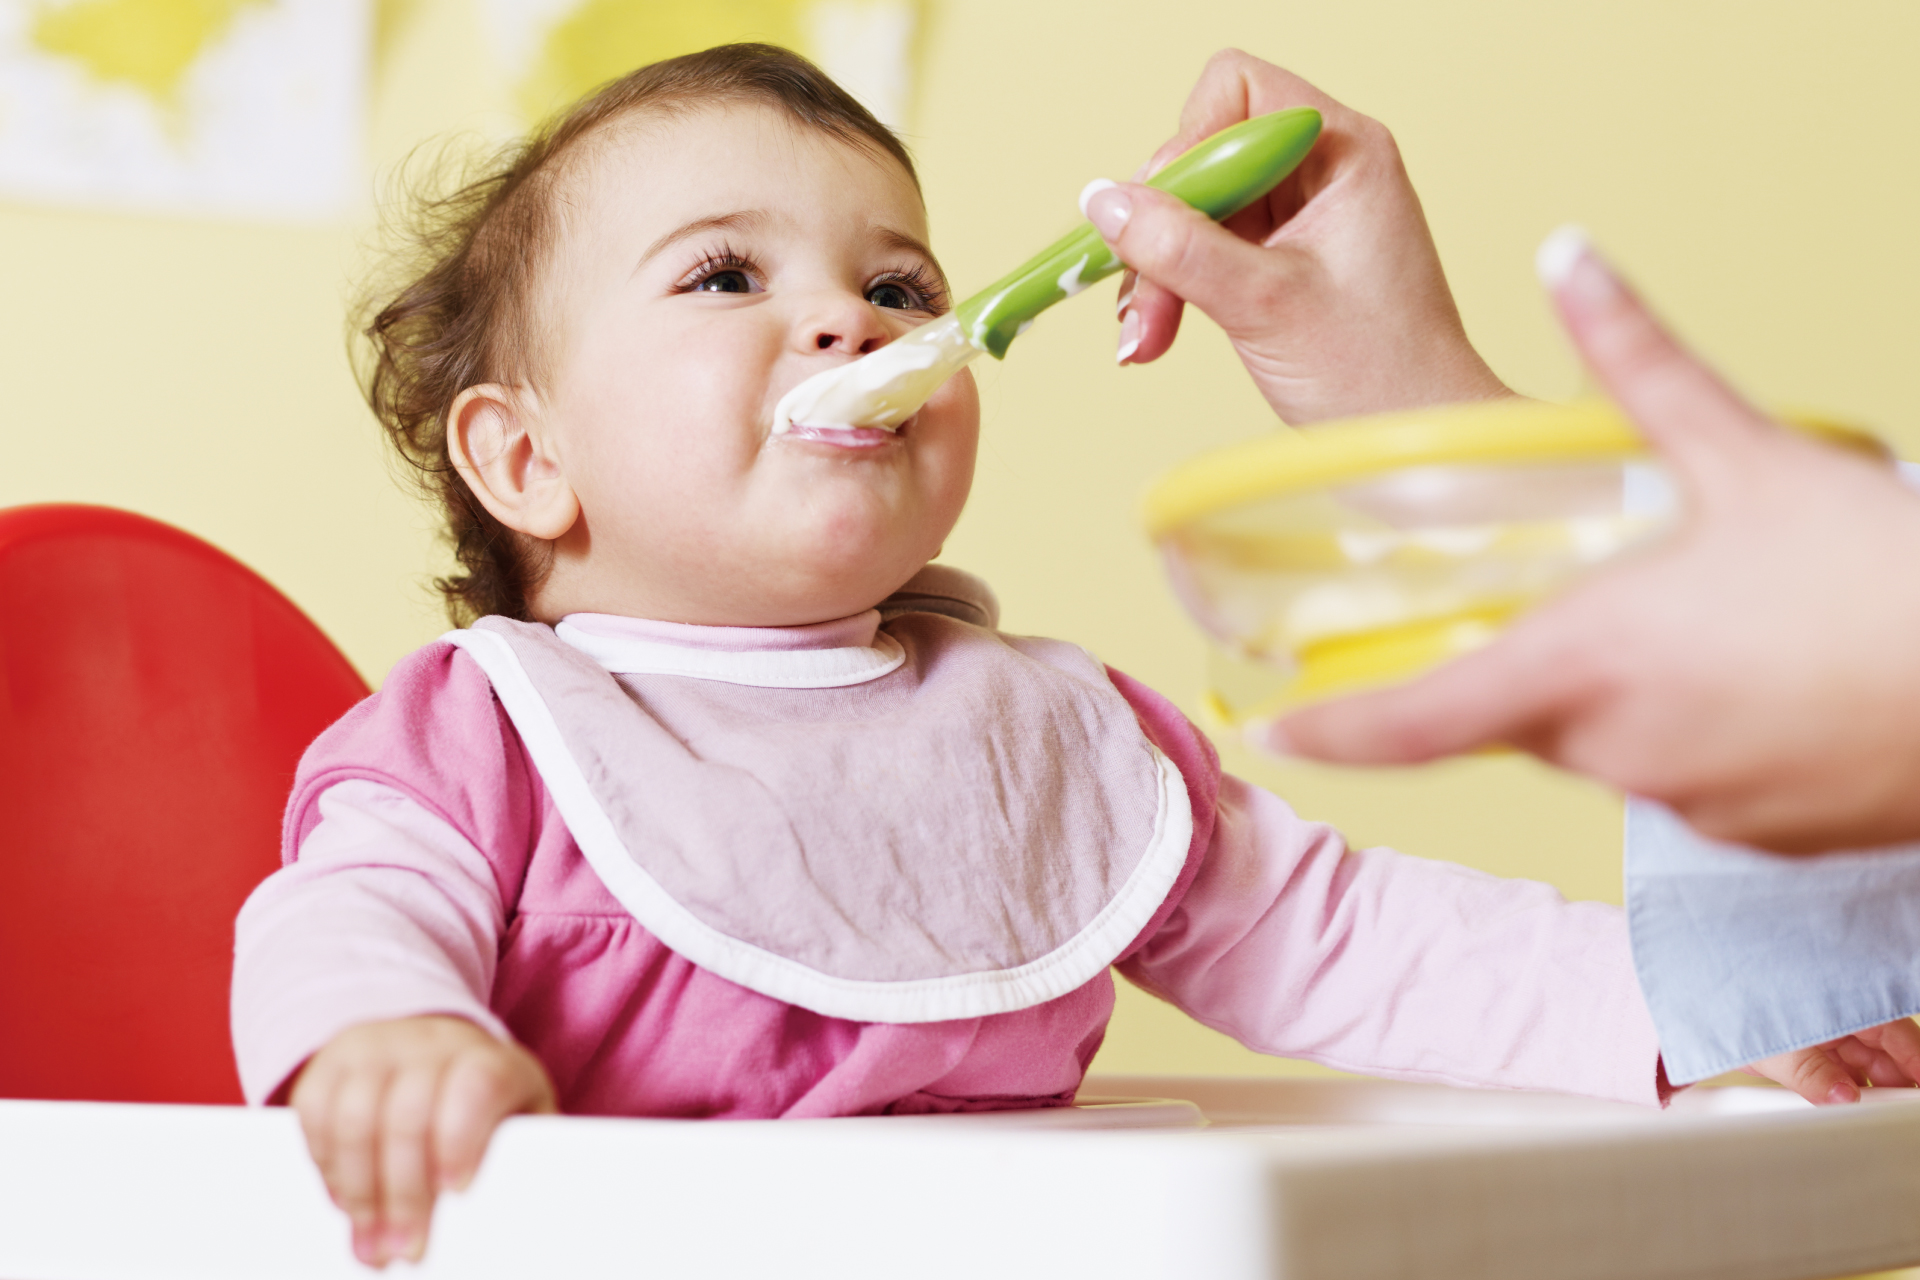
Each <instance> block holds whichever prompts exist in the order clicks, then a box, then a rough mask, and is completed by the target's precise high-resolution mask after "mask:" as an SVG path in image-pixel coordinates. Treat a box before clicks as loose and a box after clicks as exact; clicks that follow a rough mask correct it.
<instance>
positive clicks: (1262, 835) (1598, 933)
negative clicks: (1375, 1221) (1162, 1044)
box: [1120, 777, 1661, 1103]
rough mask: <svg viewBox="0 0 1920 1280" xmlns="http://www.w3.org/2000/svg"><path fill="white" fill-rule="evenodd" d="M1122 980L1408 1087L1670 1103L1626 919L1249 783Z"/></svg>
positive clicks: (1290, 1047)
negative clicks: (1358, 832) (1370, 832)
mask: <svg viewBox="0 0 1920 1280" xmlns="http://www.w3.org/2000/svg"><path fill="white" fill-rule="evenodd" d="M1120 970H1121V972H1122V973H1123V974H1125V975H1126V976H1127V977H1129V978H1131V979H1132V980H1133V981H1134V982H1136V983H1138V984H1139V985H1140V986H1142V987H1144V988H1146V989H1147V990H1148V991H1151V992H1153V993H1154V994H1156V995H1159V996H1161V997H1162V998H1164V999H1166V1000H1168V1001H1170V1002H1171V1003H1173V1004H1174V1005H1176V1006H1178V1007H1179V1008H1181V1009H1184V1010H1186V1011H1187V1012H1188V1013H1189V1014H1191V1015H1192V1016H1193V1017H1195V1018H1197V1019H1198V1020H1200V1021H1201V1022H1204V1023H1206V1024H1207V1025H1208V1026H1211V1027H1214V1028H1216V1029H1217V1030H1220V1031H1223V1032H1225V1033H1227V1034H1228V1035H1230V1036H1232V1037H1234V1038H1235V1039H1236V1040H1239V1041H1240V1042H1241V1043H1242V1044H1245V1045H1247V1046H1248V1047H1249V1048H1252V1049H1255V1050H1258V1051H1260V1052H1262V1053H1272V1054H1279V1055H1283V1056H1286V1057H1295V1058H1308V1059H1311V1060H1313V1061H1315V1062H1320V1063H1324V1064H1326V1065H1328V1066H1331V1067H1337V1068H1341V1069H1343V1070H1349V1071H1357V1072H1364V1073H1367V1074H1370V1075H1382V1076H1391V1077H1397V1078H1399V1079H1404V1080H1427V1081H1438V1082H1443V1083H1447V1084H1458V1085H1475V1086H1481V1087H1487V1086H1494V1087H1500V1088H1518V1089H1553V1090H1559V1091H1562V1092H1569V1093H1581V1094H1587V1095H1590V1096H1594V1097H1602V1098H1618V1099H1624V1100H1629V1101H1635V1102H1645V1103H1657V1102H1659V1101H1660V1100H1661V1099H1660V1090H1659V1087H1658V1085H1657V1083H1656V1077H1657V1071H1658V1058H1659V1046H1658V1042H1657V1040H1656V1038H1655V1033H1654V1029H1653V1022H1652V1019H1651V1017H1650V1016H1649V1015H1648V1013H1647V1010H1646V1006H1645V1004H1644V1002H1643V1001H1642V1000H1641V997H1640V991H1639V988H1638V986H1637V985H1636V984H1635V981H1634V976H1633V966H1632V963H1631V961H1630V957H1629V953H1628V947H1627V930H1626V921H1625V918H1624V916H1623V915H1622V913H1621V912H1620V911H1619V910H1617V909H1616V908H1613V907H1609V906H1605V905H1602V904H1599V903H1569V902H1567V901H1565V900H1564V899H1563V898H1561V896H1560V895H1559V894H1558V893H1557V892H1555V891H1554V890H1553V889H1552V888H1550V887H1549V886H1547V885H1544V884H1537V883H1534V882H1531V881H1525V880H1502V879H1498V878H1496V877H1494V876H1489V875H1485V874H1483V873H1481V872H1478V871H1473V870H1470V869H1468V868H1465V867H1459V866H1454V865H1451V864H1448V863H1442V862H1431V861H1427V860H1425V859H1421V858H1413V857H1408V856H1407V855H1404V854H1399V853H1395V852H1393V851H1392V850H1389V849H1365V850H1358V851H1353V850H1349V849H1348V848H1347V847H1346V844H1345V842H1344V841H1342V839H1341V838H1340V835H1339V833H1337V832H1336V831H1334V830H1333V829H1332V828H1330V827H1327V826H1323V825H1321V824H1318V823H1311V822H1306V821H1304V820H1302V819H1301V818H1299V817H1298V816H1296V815H1295V814H1294V813H1293V811H1292V810H1291V809H1290V808H1288V806H1287V805H1286V803H1285V802H1284V801H1282V800H1280V799H1279V798H1278V797H1276V796H1274V795H1272V794H1270V793H1268V792H1266V791H1262V790H1260V789H1259V788H1257V787H1253V786H1249V785H1248V784H1247V783H1245V782H1242V781H1240V780H1239V779H1237V778H1233V777H1223V778H1222V779H1221V786H1220V797H1219V818H1218V822H1217V825H1216V826H1215V828H1214V835H1213V842H1212V845H1211V847H1210V848H1209V849H1208V851H1207V855H1206V859H1205V861H1204V862H1203V863H1202V865H1201V868H1200V872H1199V874H1198V876H1196V878H1195V879H1194V882H1193V886H1192V887H1191V888H1190V889H1189V890H1188V891H1187V895H1186V897H1185V899H1184V900H1183V901H1182V902H1181V904H1180V906H1179V908H1178V909H1177V910H1176V911H1175V912H1174V913H1173V915H1172V916H1171V917H1170V918H1169V920H1168V921H1167V923H1166V925H1165V926H1164V927H1163V928H1162V929H1161V930H1160V931H1159V933H1157V934H1156V935H1155V936H1154V937H1153V939H1152V940H1151V941H1150V942H1149V943H1147V945H1146V946H1144V947H1143V948H1142V949H1141V950H1140V951H1139V952H1137V953H1136V954H1135V955H1134V956H1132V957H1130V958H1129V959H1128V960H1126V961H1125V962H1124V963H1123V964H1122V965H1121V966H1120Z"/></svg>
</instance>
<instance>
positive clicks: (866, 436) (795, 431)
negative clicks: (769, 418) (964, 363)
mask: <svg viewBox="0 0 1920 1280" xmlns="http://www.w3.org/2000/svg"><path fill="white" fill-rule="evenodd" d="M919 416H920V415H919V414H915V415H914V416H913V418H908V419H907V420H906V421H905V422H903V423H901V424H900V425H899V426H897V427H847V426H833V427H814V426H808V425H807V424H805V423H801V422H796V423H794V424H793V425H792V426H790V427H788V428H787V429H786V430H785V431H783V432H781V433H780V434H779V435H777V436H775V437H774V439H776V440H779V439H786V440H796V441H800V440H804V441H807V442H809V443H812V444H824V445H831V446H833V447H834V448H836V449H850V450H855V451H859V450H865V449H884V448H885V447H886V446H888V445H890V444H892V443H893V442H894V441H896V440H899V439H900V438H901V437H903V436H905V435H906V434H907V429H908V428H909V427H911V426H912V425H913V422H914V418H917V417H919Z"/></svg>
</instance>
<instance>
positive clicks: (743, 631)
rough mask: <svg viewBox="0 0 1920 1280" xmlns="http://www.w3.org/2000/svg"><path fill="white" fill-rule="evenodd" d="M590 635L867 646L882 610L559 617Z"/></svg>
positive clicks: (697, 643) (751, 646) (716, 645)
mask: <svg viewBox="0 0 1920 1280" xmlns="http://www.w3.org/2000/svg"><path fill="white" fill-rule="evenodd" d="M562 621H564V622H565V623H567V624H568V625H569V626H571V627H574V628H576V629H578V630H580V631H583V632H586V633H587V634H588V635H593V636H599V637H602V638H604V639H608V640H650V641H654V642H656V643H662V644H672V645H678V646H680V647H682V648H690V649H712V650H720V651H726V652H746V651H752V650H769V649H775V650H794V649H859V648H869V647H871V646H872V644H873V642H874V637H875V636H876V634H877V633H878V632H879V629H880V611H879V610H878V609H868V610H866V611H864V612H862V613H856V614H852V615H850V616H848V617H845V618H835V619H833V620H832V621H829V622H815V623H809V624H807V625H804V626H797V627H706V626H700V625H697V624H695V623H690V622H662V621H660V620H658V619H656V618H632V617H625V616H622V615H620V614H614V613H570V614H568V615H567V616H566V617H565V618H564V619H562Z"/></svg>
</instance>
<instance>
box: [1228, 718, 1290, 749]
mask: <svg viewBox="0 0 1920 1280" xmlns="http://www.w3.org/2000/svg"><path fill="white" fill-rule="evenodd" d="M1240 739H1241V741H1243V742H1245V743H1246V744H1247V745H1248V746H1249V747H1252V748H1253V749H1254V750H1255V751H1263V752H1265V753H1266V754H1268V755H1270V756H1290V755H1292V754H1293V739H1291V738H1289V737H1287V731H1286V730H1285V729H1282V728H1281V727H1280V722H1279V721H1277V720H1255V721H1252V722H1250V723H1248V724H1247V725H1245V726H1244V727H1243V728H1242V729H1241V730H1240Z"/></svg>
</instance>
